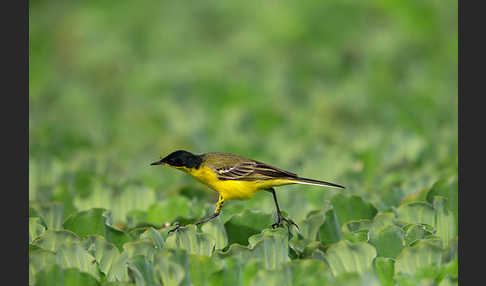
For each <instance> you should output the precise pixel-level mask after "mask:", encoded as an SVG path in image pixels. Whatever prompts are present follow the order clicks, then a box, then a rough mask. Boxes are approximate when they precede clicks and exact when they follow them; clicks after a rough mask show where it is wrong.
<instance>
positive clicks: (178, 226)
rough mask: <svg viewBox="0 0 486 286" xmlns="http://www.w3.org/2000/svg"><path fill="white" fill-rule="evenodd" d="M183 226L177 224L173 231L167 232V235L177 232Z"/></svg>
mask: <svg viewBox="0 0 486 286" xmlns="http://www.w3.org/2000/svg"><path fill="white" fill-rule="evenodd" d="M182 226H183V225H180V224H177V225H176V227H174V228H173V229H171V230H169V233H171V232H173V231H177V230H179V228H181V227H182Z"/></svg>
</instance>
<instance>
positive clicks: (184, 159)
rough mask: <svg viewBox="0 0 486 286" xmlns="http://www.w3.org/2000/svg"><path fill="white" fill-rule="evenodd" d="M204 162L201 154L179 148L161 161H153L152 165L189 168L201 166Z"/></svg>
mask: <svg viewBox="0 0 486 286" xmlns="http://www.w3.org/2000/svg"><path fill="white" fill-rule="evenodd" d="M201 163H202V158H201V156H200V155H194V154H192V153H191V152H187V151H184V150H178V151H175V152H172V153H170V154H169V155H168V156H167V157H165V158H163V159H162V160H160V161H157V162H153V163H152V164H150V165H164V164H166V165H169V166H171V167H186V168H189V169H192V168H195V169H197V168H199V165H201Z"/></svg>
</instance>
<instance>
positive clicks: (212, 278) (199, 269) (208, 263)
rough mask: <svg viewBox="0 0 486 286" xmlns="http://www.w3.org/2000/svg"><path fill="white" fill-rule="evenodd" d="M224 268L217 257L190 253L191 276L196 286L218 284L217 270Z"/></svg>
mask: <svg viewBox="0 0 486 286" xmlns="http://www.w3.org/2000/svg"><path fill="white" fill-rule="evenodd" d="M221 268H222V265H221V263H219V260H218V259H217V258H210V257H207V256H202V255H192V254H191V255H189V276H190V277H191V282H192V284H193V285H195V286H205V285H218V284H220V283H218V278H219V277H218V275H216V272H218V271H220V270H221Z"/></svg>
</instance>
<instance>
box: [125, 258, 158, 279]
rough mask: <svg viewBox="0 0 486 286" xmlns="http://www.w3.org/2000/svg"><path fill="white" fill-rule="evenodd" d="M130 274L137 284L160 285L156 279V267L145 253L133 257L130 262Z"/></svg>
mask: <svg viewBox="0 0 486 286" xmlns="http://www.w3.org/2000/svg"><path fill="white" fill-rule="evenodd" d="M128 273H129V276H130V277H132V279H133V280H135V284H136V285H137V286H157V285H160V284H159V283H158V281H157V280H155V274H154V267H153V265H152V263H150V261H149V260H148V259H147V258H146V257H145V256H143V255H137V256H134V257H132V258H131V259H130V260H129V263H128Z"/></svg>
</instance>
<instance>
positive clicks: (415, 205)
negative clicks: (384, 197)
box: [397, 202, 435, 225]
mask: <svg viewBox="0 0 486 286" xmlns="http://www.w3.org/2000/svg"><path fill="white" fill-rule="evenodd" d="M397 214H398V215H397V218H398V219H399V220H401V221H404V222H407V223H414V224H417V223H423V224H428V225H435V213H434V208H433V207H432V206H431V205H430V204H428V203H425V202H412V203H407V204H403V205H401V206H400V207H398V209H397Z"/></svg>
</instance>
